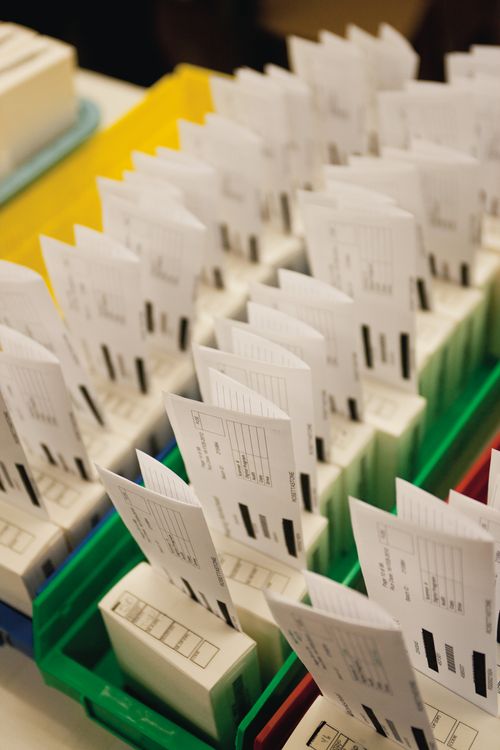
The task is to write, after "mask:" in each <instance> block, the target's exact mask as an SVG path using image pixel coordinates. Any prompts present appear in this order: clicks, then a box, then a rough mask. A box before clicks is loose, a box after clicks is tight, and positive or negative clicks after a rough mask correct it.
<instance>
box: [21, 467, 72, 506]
mask: <svg viewBox="0 0 500 750" xmlns="http://www.w3.org/2000/svg"><path fill="white" fill-rule="evenodd" d="M32 472H33V477H34V479H35V481H36V484H37V487H38V489H39V490H40V492H41V493H42V496H43V497H44V499H45V500H49V501H50V502H52V503H57V505H60V506H61V508H71V507H72V506H73V505H74V504H75V503H76V501H77V500H78V497H79V493H78V492H77V491H76V490H75V489H73V488H72V487H71V486H70V485H68V484H65V483H64V482H61V480H60V479H55V478H54V477H51V476H49V475H48V474H44V473H43V471H39V470H37V469H32Z"/></svg>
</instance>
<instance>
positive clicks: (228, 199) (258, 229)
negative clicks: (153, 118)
mask: <svg viewBox="0 0 500 750" xmlns="http://www.w3.org/2000/svg"><path fill="white" fill-rule="evenodd" d="M178 126H179V135H180V140H181V146H182V148H183V149H187V150H188V151H189V152H190V153H194V154H195V155H197V156H200V153H199V151H198V152H196V151H195V148H197V149H200V148H201V149H202V153H203V158H204V159H206V160H207V162H208V163H209V164H212V165H213V166H214V167H215V168H216V169H217V171H218V173H219V176H220V181H221V182H220V190H221V196H220V208H219V210H220V215H219V220H220V223H221V225H222V231H223V241H224V245H225V247H226V248H227V249H229V248H232V249H235V250H238V251H239V252H241V253H242V254H243V255H244V256H245V257H246V258H248V259H249V260H252V261H258V260H259V257H260V253H261V247H260V243H261V233H262V216H261V202H262V195H263V194H262V185H263V183H264V177H265V164H264V157H263V150H264V144H263V142H262V139H261V138H259V136H258V135H256V134H255V133H253V132H252V131H251V130H249V129H248V128H245V127H242V126H241V125H239V124H238V123H236V122H233V121H231V120H229V119H227V118H225V117H221V116H220V115H217V114H209V115H207V116H206V118H205V126H204V127H200V126H196V125H193V123H190V122H186V121H184V120H180V121H179V123H178ZM197 127H198V128H199V130H196V131H194V129H195V128H197ZM193 131H194V133H195V138H194V137H193ZM194 140H196V143H195V144H193V141H194ZM200 141H201V144H200ZM191 149H192V150H191Z"/></svg>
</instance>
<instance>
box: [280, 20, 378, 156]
mask: <svg viewBox="0 0 500 750" xmlns="http://www.w3.org/2000/svg"><path fill="white" fill-rule="evenodd" d="M320 42H321V43H320V44H314V43H311V42H309V41H308V40H304V39H299V38H297V37H290V38H289V57H290V60H291V63H292V67H293V70H294V71H295V72H296V73H297V74H298V75H299V76H300V77H301V78H302V79H303V80H304V81H305V82H306V83H308V84H309V86H310V87H311V89H312V91H313V96H314V98H315V100H316V110H317V122H318V125H319V132H318V136H319V145H320V146H321V152H320V156H321V160H322V161H323V162H325V161H326V162H329V163H332V164H340V163H345V161H346V160H347V157H348V155H349V154H351V153H362V152H363V151H364V149H365V146H366V142H365V125H366V115H367V113H366V106H367V99H366V93H367V89H366V80H365V71H364V67H363V60H362V57H361V56H360V54H359V53H358V51H357V50H356V49H355V48H354V47H353V45H351V44H349V42H347V41H346V40H345V39H341V38H340V37H336V36H335V35H333V34H330V33H328V32H325V31H322V32H321V33H320Z"/></svg>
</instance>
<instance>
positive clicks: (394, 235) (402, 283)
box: [302, 193, 418, 310]
mask: <svg viewBox="0 0 500 750" xmlns="http://www.w3.org/2000/svg"><path fill="white" fill-rule="evenodd" d="M302 195H303V196H304V200H303V202H302V208H303V216H304V225H305V229H306V242H307V251H308V256H309V259H310V262H311V265H312V271H313V275H314V276H316V278H318V279H321V280H322V281H328V282H329V283H330V284H332V285H333V286H335V287H336V288H337V289H341V290H342V291H343V292H344V293H345V294H348V295H349V296H351V297H352V298H353V299H355V300H356V301H358V302H360V303H363V304H364V303H370V302H374V301H376V302H380V301H384V302H386V303H390V304H391V305H394V307H395V308H396V309H401V310H403V309H410V310H415V309H416V277H417V255H418V248H417V235H416V229H415V226H416V225H415V218H414V217H413V215H412V214H410V213H409V212H408V211H403V210H402V209H400V208H398V207H397V206H393V205H374V204H370V206H358V207H355V206H351V207H342V206H340V207H339V206H338V205H337V206H336V205H335V199H334V198H333V196H332V199H331V204H330V205H329V204H328V201H327V195H328V194H321V195H320V196H318V198H317V199H316V197H315V195H314V194H313V195H312V196H311V197H309V198H307V194H306V193H303V194H302Z"/></svg>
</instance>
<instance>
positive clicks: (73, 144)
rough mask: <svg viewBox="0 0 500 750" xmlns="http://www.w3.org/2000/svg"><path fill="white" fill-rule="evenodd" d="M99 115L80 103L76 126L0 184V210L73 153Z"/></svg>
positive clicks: (91, 105)
mask: <svg viewBox="0 0 500 750" xmlns="http://www.w3.org/2000/svg"><path fill="white" fill-rule="evenodd" d="M99 120H100V112H99V108H98V107H97V105H96V104H94V102H92V101H90V99H80V101H79V106H78V115H77V118H76V122H75V124H74V125H73V126H72V127H71V128H70V129H69V130H67V131H66V132H65V133H63V134H62V135H60V136H59V137H58V138H56V139H55V140H53V141H51V142H50V143H49V144H48V145H47V146H45V147H44V148H42V149H41V150H40V151H38V153H37V154H35V156H32V157H31V159H29V160H28V161H26V162H24V164H22V165H21V166H20V167H18V168H17V169H16V170H15V172H12V173H11V174H9V175H7V177H4V179H3V180H0V206H2V205H4V203H7V201H9V200H11V198H13V197H14V196H15V195H17V194H18V193H20V192H21V190H24V189H25V188H26V187H28V185H30V184H31V183H32V182H34V181H35V180H36V179H37V178H38V177H40V175H42V174H43V173H44V172H46V171H47V170H48V169H50V168H51V167H53V166H54V165H55V164H57V163H58V162H60V161H61V160H62V159H64V157H65V156H67V155H68V154H69V153H71V151H74V150H75V148H77V146H79V145H80V144H81V143H83V142H84V141H85V140H86V139H87V138H88V137H89V135H91V134H92V133H93V132H94V130H95V129H96V128H97V126H98V124H99Z"/></svg>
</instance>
